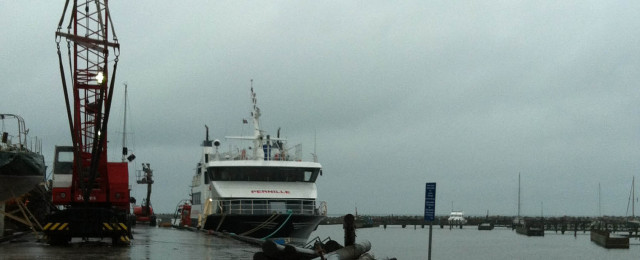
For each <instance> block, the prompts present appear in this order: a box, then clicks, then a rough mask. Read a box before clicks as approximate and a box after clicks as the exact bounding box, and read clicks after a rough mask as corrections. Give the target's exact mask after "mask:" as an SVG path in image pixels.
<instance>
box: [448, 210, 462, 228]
mask: <svg viewBox="0 0 640 260" xmlns="http://www.w3.org/2000/svg"><path fill="white" fill-rule="evenodd" d="M447 221H449V225H464V224H467V219H465V218H464V212H462V211H451V215H449V218H448V219H447Z"/></svg>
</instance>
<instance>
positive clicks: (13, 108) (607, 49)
mask: <svg viewBox="0 0 640 260" xmlns="http://www.w3.org/2000/svg"><path fill="white" fill-rule="evenodd" d="M63 6H64V1H62V0H58V1H48V0H47V1H44V0H40V1H0V25H1V26H0V35H1V37H0V112H1V113H14V114H20V115H22V116H23V117H24V119H25V120H26V123H27V127H28V128H30V130H31V131H30V135H31V136H38V137H40V138H42V139H43V146H44V147H43V148H44V153H45V154H44V155H45V159H46V161H47V164H48V165H49V166H51V162H52V161H53V149H54V146H55V145H68V144H70V142H71V141H70V140H71V138H70V135H69V130H68V123H67V118H66V109H65V105H64V96H63V92H62V87H61V80H60V74H59V68H58V60H57V54H56V44H55V41H54V33H55V31H56V28H57V24H58V20H59V19H60V16H61V14H62V9H63ZM110 9H111V14H112V19H113V22H114V26H115V31H116V33H117V36H118V39H119V42H120V44H121V48H120V52H121V54H120V62H119V63H118V71H117V76H116V86H117V87H118V89H117V90H116V92H115V98H116V99H117V100H114V104H113V114H112V117H111V121H110V123H111V124H110V133H109V135H110V137H109V141H110V143H109V149H110V150H109V158H110V160H113V161H117V160H119V159H120V157H119V151H120V149H121V144H120V143H121V140H122V115H123V110H124V109H123V105H122V100H123V97H124V87H123V86H124V83H125V82H127V83H128V85H129V95H128V96H129V102H130V103H129V105H130V109H129V113H128V114H129V118H128V123H127V124H128V127H127V128H128V130H127V132H129V135H127V136H128V138H129V139H130V140H131V141H130V142H129V147H130V149H133V150H134V152H135V154H136V156H137V158H138V159H136V161H135V165H133V164H132V165H131V166H130V171H132V172H133V171H134V169H135V168H137V169H140V168H141V167H140V166H138V165H140V163H143V162H148V163H150V164H151V167H152V168H153V169H154V173H155V178H156V183H155V184H154V187H153V193H152V203H153V205H154V208H155V209H156V212H161V213H172V212H173V211H174V209H175V206H176V204H177V203H178V202H179V201H180V200H181V199H185V198H187V197H188V195H189V185H190V183H191V177H192V175H193V173H194V172H195V167H196V163H197V162H198V160H199V158H200V154H201V147H200V146H199V145H200V143H201V141H202V140H203V139H204V133H205V129H204V125H205V124H206V125H208V126H209V127H210V128H211V135H212V136H213V137H215V138H219V139H221V140H223V137H224V136H225V135H239V134H241V131H242V130H243V129H242V127H243V125H242V118H248V117H249V112H250V108H251V104H250V99H249V88H250V80H251V79H253V80H254V89H255V92H256V93H257V97H258V105H259V107H260V108H261V110H262V113H263V117H262V120H261V122H262V126H263V128H264V129H265V130H267V131H268V132H271V133H272V134H275V132H276V130H277V129H278V127H281V128H282V135H283V136H284V137H287V138H288V139H289V143H290V144H297V143H302V144H303V149H304V152H305V155H306V156H307V157H309V156H308V155H309V154H310V153H311V152H313V150H314V148H315V149H316V152H317V154H318V158H319V161H320V163H321V164H322V165H323V168H324V175H323V176H322V177H321V178H319V180H318V182H317V185H318V193H319V199H320V200H324V201H327V202H328V206H329V213H330V214H346V213H353V212H354V210H355V207H356V206H357V208H358V213H360V214H411V215H421V214H423V211H424V196H425V183H426V182H436V183H437V195H436V201H437V203H436V213H437V214H439V215H447V214H449V213H450V211H451V210H452V208H453V209H455V210H463V211H465V213H466V214H467V215H484V214H486V211H487V210H488V211H489V213H490V214H492V215H495V214H498V215H510V216H512V215H516V214H517V203H518V173H520V174H521V176H522V193H521V194H522V214H523V215H539V214H540V213H541V211H543V212H544V215H548V216H551V215H560V216H561V215H588V216H595V215H598V213H599V208H598V184H600V185H601V187H602V188H601V201H602V204H601V205H602V206H601V211H602V214H604V215H618V216H624V215H627V214H630V212H629V213H627V206H628V199H629V195H630V190H631V180H632V178H633V176H634V175H638V176H640V174H639V173H640V120H639V119H640V88H638V84H637V83H638V82H640V73H639V69H640V17H639V16H640V15H639V13H638V11H637V10H640V2H634V1H450V0H446V1H401V2H398V1H110ZM62 48H63V50H65V51H66V45H64V44H63V45H62ZM65 69H66V71H67V72H68V71H69V68H68V67H67V68H65ZM245 131H246V129H245ZM314 137H315V138H314ZM223 141H224V140H223ZM314 142H315V147H314ZM49 169H51V167H49ZM49 172H50V170H49ZM131 182H132V183H133V184H132V185H133V186H134V189H133V196H135V197H136V198H138V199H139V200H141V198H142V197H143V196H144V194H145V193H146V189H145V187H144V186H142V185H137V184H135V182H134V178H133V177H131ZM638 192H640V190H639V191H638Z"/></svg>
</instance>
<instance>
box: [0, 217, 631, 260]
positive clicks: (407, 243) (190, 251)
mask: <svg viewBox="0 0 640 260" xmlns="http://www.w3.org/2000/svg"><path fill="white" fill-rule="evenodd" d="M133 235H134V239H133V240H131V246H125V247H111V245H110V243H109V242H110V241H109V240H108V239H107V240H106V241H105V242H96V243H72V244H71V245H69V246H63V247H60V246H49V245H47V244H46V243H42V242H37V241H36V240H35V237H34V236H33V235H32V234H26V235H24V236H22V237H20V238H18V239H16V240H14V241H13V242H4V243H0V259H73V258H78V259H253V255H254V253H255V252H258V251H261V249H260V248H259V247H256V246H253V245H249V244H245V243H243V242H240V241H237V240H234V239H231V238H221V237H216V236H213V235H208V234H206V233H204V232H193V231H188V230H178V229H174V228H162V227H149V226H145V225H138V226H136V227H135V228H134V229H133ZM356 235H357V237H356V242H357V241H360V240H368V241H370V242H371V246H372V251H371V252H372V253H373V254H374V255H375V257H376V259H387V258H392V257H395V258H397V259H427V248H428V242H429V227H428V226H425V227H424V229H423V228H422V227H421V226H417V227H415V229H414V226H407V227H406V228H402V227H401V226H395V225H394V226H387V228H386V229H385V228H383V227H382V226H380V227H377V228H363V229H358V230H357V231H356ZM315 237H320V238H322V239H324V238H327V237H330V238H331V239H333V240H336V241H337V242H339V243H340V244H343V243H344V232H343V230H342V225H321V226H318V229H317V230H316V231H314V232H313V233H312V236H311V237H310V238H311V239H313V238H315ZM432 242H433V244H432V252H431V257H432V259H459V260H464V259H473V260H483V259H487V260H488V259H617V260H618V259H620V260H624V259H640V241H639V240H637V239H631V241H630V242H631V245H630V248H629V249H605V248H602V247H600V246H598V245H596V244H594V243H593V242H591V241H590V237H589V232H586V233H582V232H578V233H577V236H575V237H574V234H573V232H566V233H565V234H564V235H562V234H560V233H557V234H556V233H555V232H552V231H547V232H546V233H545V236H544V237H526V236H522V235H518V234H516V233H515V232H514V231H512V230H511V229H508V228H502V227H497V228H495V229H494V230H491V231H479V230H477V228H476V227H473V226H466V227H464V228H463V229H451V230H450V229H449V228H448V227H445V228H444V229H441V228H440V227H439V226H434V227H433V241H432Z"/></svg>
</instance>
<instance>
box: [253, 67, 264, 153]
mask: <svg viewBox="0 0 640 260" xmlns="http://www.w3.org/2000/svg"><path fill="white" fill-rule="evenodd" d="M251 103H252V104H253V111H251V118H252V119H253V158H254V159H262V158H264V151H262V133H261V132H260V108H258V99H257V98H256V93H255V92H253V79H251Z"/></svg>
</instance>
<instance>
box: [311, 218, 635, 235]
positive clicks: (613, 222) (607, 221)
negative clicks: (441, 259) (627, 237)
mask: <svg viewBox="0 0 640 260" xmlns="http://www.w3.org/2000/svg"><path fill="white" fill-rule="evenodd" d="M515 217H516V216H468V217H465V218H466V219H467V223H466V224H465V225H464V226H478V225H479V224H481V223H483V222H488V223H493V224H494V225H495V226H502V227H512V225H513V220H514V218H515ZM448 218H449V217H448V216H437V217H436V220H435V221H434V222H433V224H434V226H440V227H445V226H446V227H448V226H449V223H448V221H447V219H448ZM524 219H525V220H530V221H536V222H542V223H543V225H544V227H545V230H551V231H556V232H567V231H587V230H590V229H591V228H598V229H607V230H611V231H613V232H629V231H631V232H634V233H636V232H638V230H639V227H638V225H637V224H633V223H629V222H628V217H620V216H604V217H582V216H562V217H545V218H540V217H524ZM356 221H358V222H362V223H369V224H373V225H374V226H377V225H380V226H384V225H400V226H419V227H423V226H424V225H428V224H429V222H426V221H424V216H406V215H388V216H368V215H360V216H358V217H357V219H356ZM320 224H321V225H332V224H342V217H337V216H336V217H327V218H326V219H325V220H324V221H323V222H322V223H320ZM456 226H459V225H456Z"/></svg>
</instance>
